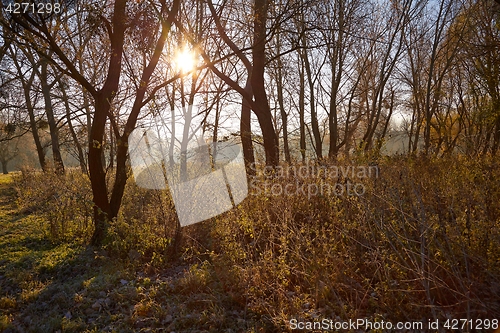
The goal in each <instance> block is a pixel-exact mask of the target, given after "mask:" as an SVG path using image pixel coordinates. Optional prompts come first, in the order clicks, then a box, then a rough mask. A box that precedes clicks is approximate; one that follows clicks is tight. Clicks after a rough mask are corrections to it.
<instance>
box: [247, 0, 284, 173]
mask: <svg viewBox="0 0 500 333" xmlns="http://www.w3.org/2000/svg"><path fill="white" fill-rule="evenodd" d="M254 5H255V7H254V11H255V12H254V14H255V15H254V33H253V47H252V60H253V66H252V74H251V76H250V78H251V79H250V84H251V86H252V91H253V95H254V100H255V102H254V105H255V107H254V112H255V114H256V115H257V120H258V121H259V125H260V128H261V130H262V137H263V139H264V150H265V152H266V164H267V165H270V166H277V165H278V164H279V142H278V137H277V136H276V132H275V130H274V126H273V121H272V117H271V108H270V107H269V102H268V100H267V94H266V89H265V84H264V69H265V65H266V55H265V45H266V21H267V10H268V2H267V1H266V0H255V2H254Z"/></svg>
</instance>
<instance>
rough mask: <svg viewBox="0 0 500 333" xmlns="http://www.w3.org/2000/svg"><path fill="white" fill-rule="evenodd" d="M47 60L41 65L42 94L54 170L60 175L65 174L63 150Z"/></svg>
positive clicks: (43, 60)
mask: <svg viewBox="0 0 500 333" xmlns="http://www.w3.org/2000/svg"><path fill="white" fill-rule="evenodd" d="M47 66H48V62H47V59H45V58H42V59H41V65H40V84H41V86H42V94H43V99H44V102H45V114H46V115H47V121H48V123H49V130H50V141H51V146H52V158H53V160H54V168H55V170H56V172H57V173H58V174H63V173H64V163H63V160H62V156H61V150H60V147H59V129H58V128H57V123H56V119H55V117H54V109H53V107H52V98H51V96H50V90H51V88H52V85H51V84H49V82H48V79H49V78H48V74H47Z"/></svg>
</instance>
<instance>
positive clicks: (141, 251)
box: [105, 179, 180, 267]
mask: <svg viewBox="0 0 500 333" xmlns="http://www.w3.org/2000/svg"><path fill="white" fill-rule="evenodd" d="M179 232H180V229H179V227H178V220H177V216H176V214H175V209H174V206H173V203H172V199H171V197H170V193H169V192H168V190H147V189H143V188H140V187H138V186H137V185H136V184H135V182H134V181H133V179H130V180H129V181H128V182H127V185H126V189H125V193H124V196H123V200H122V207H121V209H120V213H119V216H118V218H117V219H115V220H114V221H111V222H110V228H109V233H108V239H107V240H106V243H107V244H106V245H105V249H106V250H108V252H109V254H110V255H113V256H117V257H122V258H127V257H128V258H129V259H132V260H135V261H138V262H147V263H151V264H153V265H154V266H155V267H160V266H162V265H163V264H164V263H166V262H168V261H169V260H170V259H171V258H172V257H173V255H174V254H175V252H176V250H177V247H178V243H179V242H178V238H179Z"/></svg>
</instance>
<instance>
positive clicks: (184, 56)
mask: <svg viewBox="0 0 500 333" xmlns="http://www.w3.org/2000/svg"><path fill="white" fill-rule="evenodd" d="M195 65H196V64H195V56H194V53H193V52H192V51H190V50H189V49H188V48H187V47H186V46H185V47H184V48H183V49H180V50H179V51H177V52H176V55H175V66H176V68H177V69H178V70H179V71H180V72H181V73H182V74H185V73H189V72H191V71H192V70H193V69H194V68H195Z"/></svg>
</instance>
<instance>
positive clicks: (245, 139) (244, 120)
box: [240, 80, 256, 177]
mask: <svg viewBox="0 0 500 333" xmlns="http://www.w3.org/2000/svg"><path fill="white" fill-rule="evenodd" d="M245 91H246V92H247V93H248V95H250V96H252V86H251V85H250V80H248V81H247V84H246V85H245ZM240 135H241V146H242V148H243V159H244V160H245V169H246V172H247V176H249V177H252V176H255V172H256V171H255V156H254V152H253V143H252V124H251V107H250V104H249V103H248V101H247V100H246V99H245V98H242V104H241V120H240Z"/></svg>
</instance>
